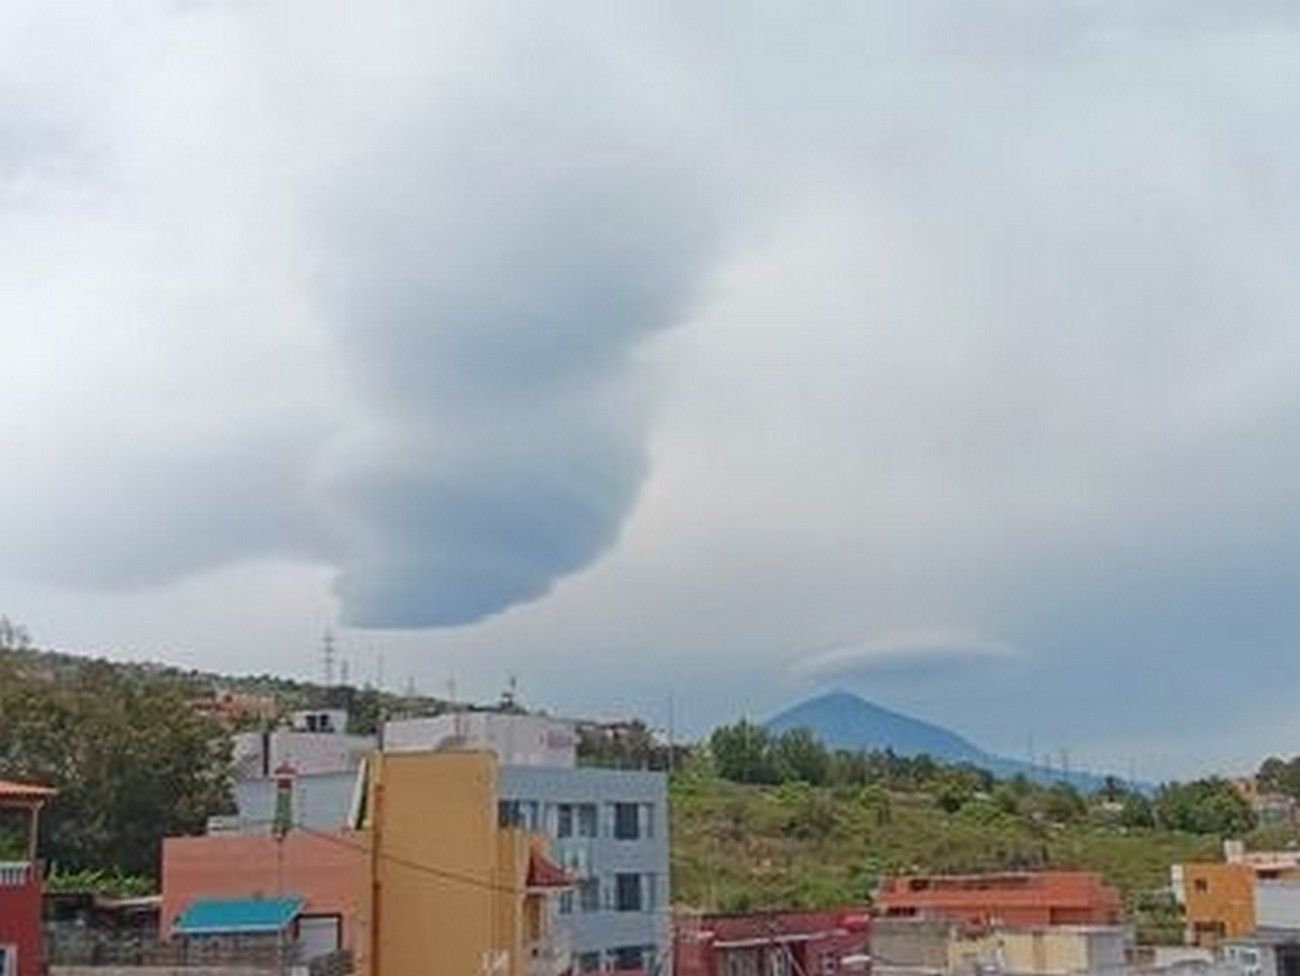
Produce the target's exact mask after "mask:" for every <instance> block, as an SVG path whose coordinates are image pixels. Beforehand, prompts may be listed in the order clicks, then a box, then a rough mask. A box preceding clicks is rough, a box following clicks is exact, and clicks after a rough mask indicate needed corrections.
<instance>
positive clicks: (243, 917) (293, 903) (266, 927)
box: [176, 898, 303, 935]
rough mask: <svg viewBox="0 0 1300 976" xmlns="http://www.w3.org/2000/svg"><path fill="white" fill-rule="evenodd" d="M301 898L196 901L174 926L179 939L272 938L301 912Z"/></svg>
mask: <svg viewBox="0 0 1300 976" xmlns="http://www.w3.org/2000/svg"><path fill="white" fill-rule="evenodd" d="M302 906H303V900H302V899H301V898H261V899H256V900H254V899H239V900H234V901H217V900H215V899H211V900H203V901H196V902H194V903H193V904H192V905H190V907H189V908H187V909H186V910H185V913H184V914H183V915H181V917H180V920H179V921H178V922H177V923H176V932H177V934H179V935H256V934H258V933H269V934H274V933H276V932H279V931H281V930H282V929H284V928H285V927H286V926H287V925H288V924H289V923H290V922H292V921H293V920H294V919H295V918H297V917H298V914H299V913H300V912H301V911H302Z"/></svg>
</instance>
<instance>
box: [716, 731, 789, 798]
mask: <svg viewBox="0 0 1300 976" xmlns="http://www.w3.org/2000/svg"><path fill="white" fill-rule="evenodd" d="M709 751H710V752H712V753H713V762H714V765H715V766H716V767H717V770H718V775H719V776H721V777H722V778H723V779H729V780H731V781H732V782H735V783H775V782H776V769H775V765H774V763H773V760H772V736H771V734H770V733H769V732H768V731H767V729H765V728H763V726H761V725H755V724H754V723H752V722H749V721H747V720H745V719H741V720H740V721H739V722H737V723H736V724H735V725H723V726H721V727H719V728H717V729H715V730H714V732H713V735H712V736H710V737H709Z"/></svg>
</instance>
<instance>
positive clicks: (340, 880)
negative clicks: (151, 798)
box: [160, 831, 369, 952]
mask: <svg viewBox="0 0 1300 976" xmlns="http://www.w3.org/2000/svg"><path fill="white" fill-rule="evenodd" d="M367 850H368V840H367V838H366V837H365V835H363V834H358V833H353V832H348V831H341V832H339V833H337V834H316V833H305V832H293V833H290V834H288V835H287V836H286V837H285V838H284V840H283V841H278V840H277V839H276V838H275V837H273V836H271V835H269V834H263V835H245V836H240V835H230V836H222V835H214V836H209V837H169V838H167V839H166V840H164V841H163V875H162V889H163V903H162V918H161V920H160V921H161V926H162V931H163V935H164V936H165V937H170V936H171V935H172V934H173V933H174V931H175V927H176V923H177V920H178V919H180V917H181V916H182V915H183V914H184V913H185V912H187V911H188V910H190V909H191V908H193V907H194V906H195V905H197V904H199V903H202V902H210V901H221V900H239V899H256V900H270V899H276V898H280V899H286V898H291V899H295V900H297V901H300V902H301V905H300V907H299V910H298V912H297V913H296V915H295V918H294V919H293V922H294V923H295V924H296V926H297V927H298V929H299V931H300V933H302V934H303V936H304V937H308V936H307V933H311V934H310V936H309V937H308V938H309V939H310V942H311V944H310V945H309V946H307V947H305V948H306V950H307V951H308V952H330V951H333V950H336V949H352V948H354V947H355V945H356V923H357V916H358V912H359V909H360V901H361V897H362V892H363V890H364V884H365V879H366V878H367V876H368V872H369V855H368V853H367Z"/></svg>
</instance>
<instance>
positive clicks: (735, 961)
mask: <svg viewBox="0 0 1300 976" xmlns="http://www.w3.org/2000/svg"><path fill="white" fill-rule="evenodd" d="M723 958H724V959H725V960H726V962H725V963H724V965H723V967H722V972H723V974H724V976H761V974H760V973H759V971H758V951H757V950H755V949H732V950H731V951H730V952H728V953H727V954H726V956H724V957H723Z"/></svg>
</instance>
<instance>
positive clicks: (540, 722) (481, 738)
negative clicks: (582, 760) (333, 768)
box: [384, 712, 578, 768]
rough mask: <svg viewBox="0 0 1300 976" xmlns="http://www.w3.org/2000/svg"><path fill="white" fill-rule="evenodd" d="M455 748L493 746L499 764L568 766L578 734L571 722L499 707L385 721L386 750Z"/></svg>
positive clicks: (572, 761) (573, 758)
mask: <svg viewBox="0 0 1300 976" xmlns="http://www.w3.org/2000/svg"><path fill="white" fill-rule="evenodd" d="M456 748H474V749H491V750H492V751H493V752H495V753H496V754H497V759H498V761H499V762H500V763H501V765H503V766H551V767H559V768H572V767H574V766H576V765H577V757H578V736H577V733H576V732H575V730H574V727H573V723H572V722H563V721H560V720H559V719H554V718H548V717H546V716H544V715H519V714H514V713H503V712H450V713H448V714H446V715H437V716H434V717H433V718H408V719H399V720H395V721H392V722H387V723H385V725H384V751H385V752H411V751H424V750H428V749H456Z"/></svg>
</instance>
